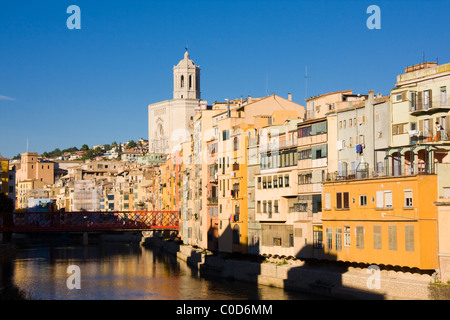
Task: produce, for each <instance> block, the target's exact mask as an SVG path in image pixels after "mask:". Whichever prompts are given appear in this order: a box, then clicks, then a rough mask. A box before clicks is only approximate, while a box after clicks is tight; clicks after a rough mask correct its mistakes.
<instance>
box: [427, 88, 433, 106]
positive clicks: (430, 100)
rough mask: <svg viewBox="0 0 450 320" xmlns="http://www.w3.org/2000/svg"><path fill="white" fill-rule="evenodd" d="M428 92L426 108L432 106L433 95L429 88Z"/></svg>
mask: <svg viewBox="0 0 450 320" xmlns="http://www.w3.org/2000/svg"><path fill="white" fill-rule="evenodd" d="M428 92H429V94H428V108H432V107H433V105H432V102H433V98H432V97H433V96H432V92H431V89H430V90H428Z"/></svg>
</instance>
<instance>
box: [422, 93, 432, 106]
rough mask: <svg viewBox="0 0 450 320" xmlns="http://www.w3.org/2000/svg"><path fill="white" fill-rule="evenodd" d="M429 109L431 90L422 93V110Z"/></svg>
mask: <svg viewBox="0 0 450 320" xmlns="http://www.w3.org/2000/svg"><path fill="white" fill-rule="evenodd" d="M429 108H431V90H425V91H424V92H423V109H429Z"/></svg>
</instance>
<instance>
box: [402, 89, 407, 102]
mask: <svg viewBox="0 0 450 320" xmlns="http://www.w3.org/2000/svg"><path fill="white" fill-rule="evenodd" d="M406 94H407V91H403V92H402V101H406V100H407V98H406Z"/></svg>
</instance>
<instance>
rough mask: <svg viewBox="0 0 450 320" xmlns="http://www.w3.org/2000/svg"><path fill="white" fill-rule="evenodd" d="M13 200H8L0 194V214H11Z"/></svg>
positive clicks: (4, 195)
mask: <svg viewBox="0 0 450 320" xmlns="http://www.w3.org/2000/svg"><path fill="white" fill-rule="evenodd" d="M13 211H14V200H13V199H10V198H8V197H7V196H6V194H4V193H0V212H13Z"/></svg>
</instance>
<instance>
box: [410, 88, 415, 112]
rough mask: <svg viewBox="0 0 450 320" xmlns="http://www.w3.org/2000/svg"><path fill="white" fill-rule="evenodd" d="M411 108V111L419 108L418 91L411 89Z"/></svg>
mask: <svg viewBox="0 0 450 320" xmlns="http://www.w3.org/2000/svg"><path fill="white" fill-rule="evenodd" d="M409 108H410V111H411V112H413V111H415V110H417V92H416V91H411V92H410V93H409Z"/></svg>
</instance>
